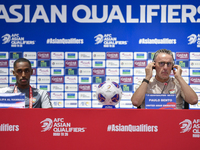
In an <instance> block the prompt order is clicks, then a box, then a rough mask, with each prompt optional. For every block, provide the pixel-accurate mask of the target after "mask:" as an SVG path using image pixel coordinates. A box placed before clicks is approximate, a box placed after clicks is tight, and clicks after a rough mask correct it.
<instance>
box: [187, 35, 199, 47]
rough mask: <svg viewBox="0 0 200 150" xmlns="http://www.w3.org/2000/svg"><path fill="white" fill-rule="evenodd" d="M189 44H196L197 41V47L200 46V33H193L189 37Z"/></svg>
mask: <svg viewBox="0 0 200 150" xmlns="http://www.w3.org/2000/svg"><path fill="white" fill-rule="evenodd" d="M187 39H188V45H191V44H195V43H196V42H197V47H198V48H199V47H200V34H198V35H196V34H191V35H189V36H188V37H187Z"/></svg>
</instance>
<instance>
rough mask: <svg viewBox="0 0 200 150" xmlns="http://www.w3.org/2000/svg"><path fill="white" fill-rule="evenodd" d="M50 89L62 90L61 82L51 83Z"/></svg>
mask: <svg viewBox="0 0 200 150" xmlns="http://www.w3.org/2000/svg"><path fill="white" fill-rule="evenodd" d="M51 91H64V86H63V84H51Z"/></svg>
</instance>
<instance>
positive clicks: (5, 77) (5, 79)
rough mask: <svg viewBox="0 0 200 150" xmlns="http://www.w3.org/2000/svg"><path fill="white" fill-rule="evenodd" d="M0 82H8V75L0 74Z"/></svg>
mask: <svg viewBox="0 0 200 150" xmlns="http://www.w3.org/2000/svg"><path fill="white" fill-rule="evenodd" d="M0 83H8V77H7V76H0Z"/></svg>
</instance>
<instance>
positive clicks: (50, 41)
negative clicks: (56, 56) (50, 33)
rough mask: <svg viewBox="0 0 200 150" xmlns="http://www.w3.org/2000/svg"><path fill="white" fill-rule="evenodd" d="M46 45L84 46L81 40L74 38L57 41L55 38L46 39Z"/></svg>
mask: <svg viewBox="0 0 200 150" xmlns="http://www.w3.org/2000/svg"><path fill="white" fill-rule="evenodd" d="M46 43H47V44H84V40H83V39H76V38H70V39H65V38H62V39H57V38H54V39H53V38H49V39H47V42H46Z"/></svg>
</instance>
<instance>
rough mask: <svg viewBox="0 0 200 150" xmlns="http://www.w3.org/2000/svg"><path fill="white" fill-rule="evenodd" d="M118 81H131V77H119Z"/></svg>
mask: <svg viewBox="0 0 200 150" xmlns="http://www.w3.org/2000/svg"><path fill="white" fill-rule="evenodd" d="M120 83H133V77H120Z"/></svg>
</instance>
